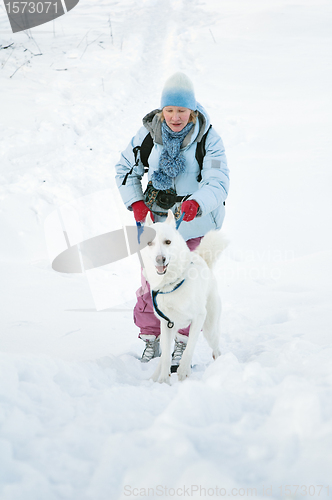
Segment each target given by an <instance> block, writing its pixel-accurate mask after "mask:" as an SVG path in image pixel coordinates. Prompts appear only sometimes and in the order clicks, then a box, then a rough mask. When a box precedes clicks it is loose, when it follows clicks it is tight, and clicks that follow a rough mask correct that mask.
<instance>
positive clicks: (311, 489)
mask: <svg viewBox="0 0 332 500" xmlns="http://www.w3.org/2000/svg"><path fill="white" fill-rule="evenodd" d="M123 495H124V497H127V498H163V497H169V498H186V497H187V498H204V499H206V498H216V497H217V498H220V497H233V498H254V497H257V496H258V495H259V496H260V497H266V498H271V497H274V498H308V497H309V498H329V496H330V486H329V485H323V484H317V485H314V484H308V485H307V484H285V485H265V484H263V485H261V486H260V487H247V488H245V487H238V488H223V487H220V486H214V487H205V486H202V485H197V484H192V485H190V486H186V485H183V486H179V487H174V488H169V487H168V486H164V485H161V484H159V485H157V486H155V487H146V488H144V487H133V486H131V485H126V486H125V487H124V489H123Z"/></svg>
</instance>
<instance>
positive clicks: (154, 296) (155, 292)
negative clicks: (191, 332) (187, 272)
mask: <svg viewBox="0 0 332 500" xmlns="http://www.w3.org/2000/svg"><path fill="white" fill-rule="evenodd" d="M184 282H185V279H183V280H182V281H180V283H178V284H177V285H176V286H175V287H174V288H173V290H170V291H169V292H161V291H160V290H152V292H151V295H152V303H153V307H154V310H155V311H156V313H157V314H158V316H160V317H161V318H163V319H164V320H165V321H167V326H168V328H173V326H174V323H173V321H171V320H170V319H169V318H168V317H167V316H166V315H165V314H164V313H163V312H162V311H161V310H160V309H159V308H158V304H157V296H158V295H159V294H162V295H166V293H172V292H175V290H177V289H178V288H179V287H180V286H181V285H182V284H183V283H184Z"/></svg>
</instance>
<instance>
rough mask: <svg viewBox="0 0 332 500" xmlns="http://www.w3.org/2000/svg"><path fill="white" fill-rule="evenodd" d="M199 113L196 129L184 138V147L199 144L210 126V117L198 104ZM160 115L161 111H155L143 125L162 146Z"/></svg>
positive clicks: (146, 118)
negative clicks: (194, 143)
mask: <svg viewBox="0 0 332 500" xmlns="http://www.w3.org/2000/svg"><path fill="white" fill-rule="evenodd" d="M197 111H198V117H197V121H196V125H195V127H194V128H192V129H191V130H190V132H189V133H188V135H187V136H186V137H185V138H184V140H183V143H182V147H186V146H188V144H190V143H191V142H194V141H196V142H199V141H200V140H201V139H202V137H203V135H204V133H205V132H206V131H207V129H208V128H209V126H210V118H209V115H208V114H207V112H206V111H205V109H204V108H203V106H201V105H200V104H199V103H197ZM159 113H161V109H154V110H153V111H150V113H148V114H147V115H145V116H144V118H143V125H144V127H145V128H146V129H147V130H148V131H149V132H150V134H151V136H152V139H153V140H154V142H156V143H157V144H162V143H163V140H162V135H161V124H162V121H161V119H160V116H159Z"/></svg>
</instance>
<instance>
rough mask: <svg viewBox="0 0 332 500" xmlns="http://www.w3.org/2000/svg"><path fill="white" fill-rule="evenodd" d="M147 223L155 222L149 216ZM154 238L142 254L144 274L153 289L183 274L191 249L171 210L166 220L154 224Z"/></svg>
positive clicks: (148, 224)
mask: <svg viewBox="0 0 332 500" xmlns="http://www.w3.org/2000/svg"><path fill="white" fill-rule="evenodd" d="M145 224H146V225H147V226H151V225H152V224H153V222H152V220H151V218H150V216H149V215H148V216H147V219H146V222H145ZM153 229H154V231H155V232H154V236H153V239H151V240H150V241H148V242H147V246H146V247H145V248H144V249H143V250H142V252H141V255H142V258H143V262H144V267H145V269H144V275H145V276H146V278H147V280H148V281H149V283H150V285H151V286H152V289H154V288H156V287H159V286H160V285H161V284H167V283H172V282H174V281H176V280H177V279H178V277H179V276H181V275H182V274H183V272H184V270H185V269H186V267H187V266H188V261H189V262H190V255H189V256H188V254H190V251H189V249H188V247H187V245H186V242H185V241H184V239H183V238H182V236H181V235H180V233H179V231H177V230H176V224H175V218H174V215H173V213H172V211H171V210H169V211H168V216H167V218H166V220H165V222H156V223H155V224H153Z"/></svg>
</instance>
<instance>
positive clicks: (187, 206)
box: [181, 200, 199, 222]
mask: <svg viewBox="0 0 332 500" xmlns="http://www.w3.org/2000/svg"><path fill="white" fill-rule="evenodd" d="M198 209H199V204H198V203H197V201H195V200H187V201H184V202H183V203H182V206H181V212H184V213H185V216H184V217H183V220H184V221H186V222H189V221H191V220H193V219H194V218H195V217H196V215H197V212H198Z"/></svg>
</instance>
